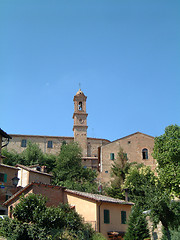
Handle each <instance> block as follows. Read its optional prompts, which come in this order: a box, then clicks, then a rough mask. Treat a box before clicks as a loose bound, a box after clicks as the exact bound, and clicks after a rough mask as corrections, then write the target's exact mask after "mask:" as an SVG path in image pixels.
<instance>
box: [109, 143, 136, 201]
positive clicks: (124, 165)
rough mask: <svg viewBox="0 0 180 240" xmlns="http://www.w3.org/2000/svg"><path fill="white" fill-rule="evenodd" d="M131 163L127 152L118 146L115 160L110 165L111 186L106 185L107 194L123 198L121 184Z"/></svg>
mask: <svg viewBox="0 0 180 240" xmlns="http://www.w3.org/2000/svg"><path fill="white" fill-rule="evenodd" d="M132 164H133V163H129V162H128V158H127V154H126V153H124V151H123V149H122V148H121V147H120V149H119V152H118V155H117V160H115V162H114V163H113V164H112V167H111V177H112V181H111V186H110V187H106V193H107V194H108V195H109V196H111V197H114V198H120V199H124V196H123V188H122V186H123V183H124V180H125V175H126V173H127V172H128V169H129V168H130V166H131V165H132Z"/></svg>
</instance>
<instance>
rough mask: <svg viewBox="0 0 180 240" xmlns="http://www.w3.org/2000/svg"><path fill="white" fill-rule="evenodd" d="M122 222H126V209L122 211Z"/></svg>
mask: <svg viewBox="0 0 180 240" xmlns="http://www.w3.org/2000/svg"><path fill="white" fill-rule="evenodd" d="M121 224H126V211H121Z"/></svg>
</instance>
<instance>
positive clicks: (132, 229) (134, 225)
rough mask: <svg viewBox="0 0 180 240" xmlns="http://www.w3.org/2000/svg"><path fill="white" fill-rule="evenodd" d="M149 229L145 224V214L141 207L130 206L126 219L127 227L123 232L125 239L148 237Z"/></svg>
mask: <svg viewBox="0 0 180 240" xmlns="http://www.w3.org/2000/svg"><path fill="white" fill-rule="evenodd" d="M149 237H150V235H149V229H148V226H147V221H146V216H145V214H143V212H142V209H141V208H140V207H139V206H138V205H137V206H134V207H133V208H132V211H131V214H130V216H129V220H128V229H127V232H126V234H125V238H124V239H125V240H144V239H145V238H149Z"/></svg>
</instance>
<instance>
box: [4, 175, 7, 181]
mask: <svg viewBox="0 0 180 240" xmlns="http://www.w3.org/2000/svg"><path fill="white" fill-rule="evenodd" d="M4 182H7V174H4Z"/></svg>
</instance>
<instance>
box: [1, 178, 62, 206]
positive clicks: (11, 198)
mask: <svg viewBox="0 0 180 240" xmlns="http://www.w3.org/2000/svg"><path fill="white" fill-rule="evenodd" d="M33 185H41V186H42V185H43V186H45V187H49V188H56V189H65V187H61V186H55V185H51V184H46V183H40V182H32V183H29V184H28V185H26V186H25V187H24V188H22V189H21V190H19V191H18V192H17V193H15V194H14V195H12V197H10V198H9V199H8V200H7V201H6V202H4V203H3V205H5V206H8V205H9V203H10V202H12V200H14V199H15V198H16V197H18V196H19V195H21V194H22V193H23V192H24V191H25V190H27V189H28V188H30V187H31V186H33Z"/></svg>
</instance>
